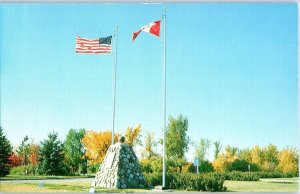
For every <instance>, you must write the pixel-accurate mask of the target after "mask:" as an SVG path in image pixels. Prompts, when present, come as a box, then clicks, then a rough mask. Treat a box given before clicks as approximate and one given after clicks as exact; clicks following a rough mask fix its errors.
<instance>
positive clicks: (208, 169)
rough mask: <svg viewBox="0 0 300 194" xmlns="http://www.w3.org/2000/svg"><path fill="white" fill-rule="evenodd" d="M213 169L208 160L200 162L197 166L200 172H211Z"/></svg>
mask: <svg viewBox="0 0 300 194" xmlns="http://www.w3.org/2000/svg"><path fill="white" fill-rule="evenodd" d="M213 171H214V167H213V165H212V164H211V163H210V162H209V161H207V160H204V161H202V162H201V164H200V166H199V172H200V173H206V172H213Z"/></svg>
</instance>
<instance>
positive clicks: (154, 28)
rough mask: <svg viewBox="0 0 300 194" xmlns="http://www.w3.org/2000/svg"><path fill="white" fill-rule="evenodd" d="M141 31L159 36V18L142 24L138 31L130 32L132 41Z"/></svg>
mask: <svg viewBox="0 0 300 194" xmlns="http://www.w3.org/2000/svg"><path fill="white" fill-rule="evenodd" d="M141 31H144V32H148V33H150V34H153V35H155V36H158V37H159V36H160V20H159V21H155V22H151V23H150V24H148V25H146V26H143V27H142V28H141V29H140V30H139V31H137V32H134V33H133V34H132V42H133V41H134V40H135V39H136V37H137V36H138V35H139V34H140V33H141Z"/></svg>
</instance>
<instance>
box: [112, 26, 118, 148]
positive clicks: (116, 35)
mask: <svg viewBox="0 0 300 194" xmlns="http://www.w3.org/2000/svg"><path fill="white" fill-rule="evenodd" d="M117 45H118V26H117V27H116V31H115V33H114V47H115V48H114V65H113V115H112V117H113V118H112V132H111V145H113V144H114V134H115V115H116V106H115V105H116V83H117V81H116V80H117V79H116V76H117V50H118V49H117Z"/></svg>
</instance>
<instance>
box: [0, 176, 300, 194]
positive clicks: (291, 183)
mask: <svg viewBox="0 0 300 194" xmlns="http://www.w3.org/2000/svg"><path fill="white" fill-rule="evenodd" d="M10 178H12V177H10ZM27 178H28V179H29V177H27ZM41 178H44V179H49V177H39V179H41ZM55 178H57V177H55ZM59 178H61V179H62V180H58V181H55V182H53V183H45V184H41V183H13V184H11V183H6V182H5V181H3V182H1V183H0V192H88V191H89V189H90V184H91V183H89V182H78V181H76V180H74V181H71V182H70V181H64V180H63V179H66V178H74V177H59ZM79 178H82V177H79ZM51 179H54V177H51ZM23 180H24V179H23ZM224 186H226V187H227V191H231V192H297V191H298V186H299V179H298V178H291V179H263V180H262V181H225V183H224ZM148 191H150V190H146V189H124V190H123V189H100V188H97V189H96V192H97V193H104V192H105V193H111V192H113V193H133V192H148Z"/></svg>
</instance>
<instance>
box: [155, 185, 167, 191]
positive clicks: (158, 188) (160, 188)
mask: <svg viewBox="0 0 300 194" xmlns="http://www.w3.org/2000/svg"><path fill="white" fill-rule="evenodd" d="M154 189H155V190H160V191H162V190H167V189H166V187H164V186H162V185H157V186H155V187H154Z"/></svg>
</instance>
